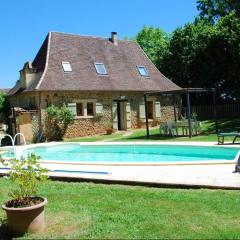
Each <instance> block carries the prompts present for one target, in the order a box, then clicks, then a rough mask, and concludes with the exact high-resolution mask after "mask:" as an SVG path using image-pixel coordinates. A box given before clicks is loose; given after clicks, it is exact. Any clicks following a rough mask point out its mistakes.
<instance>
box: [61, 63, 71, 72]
mask: <svg viewBox="0 0 240 240" xmlns="http://www.w3.org/2000/svg"><path fill="white" fill-rule="evenodd" d="M62 67H63V71H64V72H72V66H71V64H70V62H65V61H63V62H62Z"/></svg>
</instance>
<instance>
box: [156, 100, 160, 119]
mask: <svg viewBox="0 0 240 240" xmlns="http://www.w3.org/2000/svg"><path fill="white" fill-rule="evenodd" d="M155 114H156V118H160V117H161V104H160V102H155Z"/></svg>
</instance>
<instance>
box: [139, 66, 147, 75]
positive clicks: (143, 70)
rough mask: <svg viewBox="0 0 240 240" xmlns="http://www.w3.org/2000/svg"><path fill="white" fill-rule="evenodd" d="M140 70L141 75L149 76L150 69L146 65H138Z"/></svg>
mask: <svg viewBox="0 0 240 240" xmlns="http://www.w3.org/2000/svg"><path fill="white" fill-rule="evenodd" d="M137 68H138V71H139V73H140V75H141V76H144V77H147V76H148V70H147V68H146V67H144V66H137Z"/></svg>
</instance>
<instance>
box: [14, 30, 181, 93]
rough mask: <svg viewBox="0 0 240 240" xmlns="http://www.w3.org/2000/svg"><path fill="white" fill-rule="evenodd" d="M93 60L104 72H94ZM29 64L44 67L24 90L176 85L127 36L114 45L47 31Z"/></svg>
mask: <svg viewBox="0 0 240 240" xmlns="http://www.w3.org/2000/svg"><path fill="white" fill-rule="evenodd" d="M63 61H67V62H69V63H70V64H71V67H72V72H67V73H66V72H64V71H63V68H62V62H63ZM95 62H98V63H99V62H100V63H104V65H105V67H106V70H107V73H108V74H107V75H105V76H100V75H98V74H97V73H96V69H95V66H94V63H95ZM138 65H141V66H145V67H146V68H147V70H148V73H149V77H143V76H141V75H140V74H139V72H138V69H137V66H138ZM33 66H34V67H35V68H38V69H43V68H44V73H43V75H42V77H41V79H40V80H39V81H36V82H34V83H32V85H31V86H30V87H29V88H28V89H25V90H24V91H33V90H37V91H68V90H71V91H76V90H79V91H165V90H178V89H180V87H178V86H177V85H176V84H174V83H173V82H172V81H170V80H169V79H168V78H166V77H165V76H163V75H162V74H161V73H160V72H159V70H158V69H157V68H156V67H155V66H154V64H153V63H152V62H151V61H150V60H149V59H148V57H147V56H146V54H145V53H144V52H143V50H142V49H141V48H140V46H139V45H138V44H137V43H136V42H134V41H128V40H118V45H117V46H115V45H114V44H113V43H112V42H111V41H110V40H109V39H108V38H97V37H87V36H80V35H72V34H65V33H58V32H50V33H49V34H48V36H47V38H46V39H45V41H44V43H43V45H42V47H41V49H40V51H39V52H38V54H37V56H36V58H35V59H34V61H33ZM15 91H16V89H15ZM13 94H14V93H13Z"/></svg>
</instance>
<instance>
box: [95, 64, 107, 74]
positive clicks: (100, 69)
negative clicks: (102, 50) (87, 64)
mask: <svg viewBox="0 0 240 240" xmlns="http://www.w3.org/2000/svg"><path fill="white" fill-rule="evenodd" d="M94 65H95V68H96V71H97V73H98V74H99V75H107V70H106V68H105V66H104V64H103V63H94Z"/></svg>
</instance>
